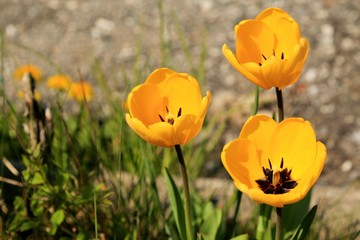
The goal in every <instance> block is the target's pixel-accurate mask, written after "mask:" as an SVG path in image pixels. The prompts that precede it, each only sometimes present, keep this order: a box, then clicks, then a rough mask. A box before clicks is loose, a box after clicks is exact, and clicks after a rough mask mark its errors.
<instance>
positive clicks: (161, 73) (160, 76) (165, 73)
mask: <svg viewBox="0 0 360 240" xmlns="http://www.w3.org/2000/svg"><path fill="white" fill-rule="evenodd" d="M175 73H176V72H175V71H174V70H171V69H169V68H159V69H156V70H155V71H153V72H152V73H151V74H150V75H149V77H148V78H147V79H146V80H145V83H153V84H157V83H161V82H162V81H164V80H165V79H167V78H168V77H170V76H171V75H173V74H175Z"/></svg>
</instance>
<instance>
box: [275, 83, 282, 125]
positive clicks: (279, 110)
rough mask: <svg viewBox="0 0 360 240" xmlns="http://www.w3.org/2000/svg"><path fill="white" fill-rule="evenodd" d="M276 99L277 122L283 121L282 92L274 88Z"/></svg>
mask: <svg viewBox="0 0 360 240" xmlns="http://www.w3.org/2000/svg"><path fill="white" fill-rule="evenodd" d="M276 98H277V105H278V114H279V116H278V117H279V118H278V122H281V121H282V120H284V102H283V97H282V92H281V90H280V89H279V88H276Z"/></svg>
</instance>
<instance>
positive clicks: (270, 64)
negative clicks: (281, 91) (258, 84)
mask: <svg viewBox="0 0 360 240" xmlns="http://www.w3.org/2000/svg"><path fill="white" fill-rule="evenodd" d="M283 68H284V60H281V59H277V58H272V59H268V60H267V61H266V62H265V63H264V64H263V65H262V67H260V70H261V75H262V77H263V79H266V81H267V82H268V83H269V85H270V86H272V87H279V86H281V84H282V83H283V82H284V79H287V76H286V75H284V74H283Z"/></svg>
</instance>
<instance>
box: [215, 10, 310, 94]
mask: <svg viewBox="0 0 360 240" xmlns="http://www.w3.org/2000/svg"><path fill="white" fill-rule="evenodd" d="M234 31H235V35H236V54H234V53H233V52H232V51H231V50H230V49H229V48H228V46H227V45H226V44H224V45H223V47H222V52H223V54H224V56H225V57H226V59H227V60H228V61H229V62H230V64H231V65H232V66H233V67H234V68H235V69H236V70H238V71H239V72H240V73H241V74H243V75H244V77H245V78H247V79H248V80H250V81H251V82H253V83H255V84H257V85H258V86H260V87H262V88H265V89H270V88H271V87H277V88H279V89H280V90H281V89H283V88H285V87H286V86H289V85H291V84H293V83H295V82H296V81H297V80H298V78H299V76H300V74H301V71H302V68H303V66H304V64H305V61H306V57H307V55H308V51H309V43H308V41H307V39H306V38H302V37H301V32H300V27H299V25H298V24H297V22H296V21H295V20H294V19H293V18H292V17H291V16H289V15H288V14H287V13H286V12H285V11H283V10H281V9H279V8H268V9H265V10H264V11H263V12H261V13H260V14H259V15H258V16H257V17H256V18H255V19H251V20H244V21H241V22H240V23H239V24H238V25H236V26H235V28H234Z"/></svg>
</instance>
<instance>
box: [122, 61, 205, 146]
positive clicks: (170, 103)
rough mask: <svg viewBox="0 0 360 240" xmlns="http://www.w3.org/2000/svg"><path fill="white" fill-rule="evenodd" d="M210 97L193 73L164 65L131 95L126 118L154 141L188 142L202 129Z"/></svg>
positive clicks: (142, 134)
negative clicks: (204, 92)
mask: <svg viewBox="0 0 360 240" xmlns="http://www.w3.org/2000/svg"><path fill="white" fill-rule="evenodd" d="M210 100H211V94H210V92H207V93H206V96H205V97H202V96H201V92H200V88H199V84H198V82H197V81H196V79H194V78H193V77H191V76H189V75H188V74H185V73H177V72H175V71H173V70H171V69H168V68H160V69H157V70H155V71H154V72H153V73H151V74H150V76H149V77H148V78H147V79H146V81H145V83H143V84H140V85H138V86H136V87H135V88H134V89H133V90H132V91H131V93H130V94H129V95H128V99H127V105H128V108H129V113H127V114H126V122H127V123H128V125H129V126H130V128H131V129H133V130H134V131H135V132H136V133H137V134H138V135H139V136H140V137H141V138H143V139H144V140H146V141H148V142H150V143H152V144H154V145H157V146H164V147H172V146H175V145H179V144H180V145H182V144H186V143H187V142H188V141H189V140H191V139H192V138H194V137H195V136H196V135H197V134H198V133H199V132H200V129H201V127H202V124H203V121H204V118H205V115H206V112H207V109H208V107H209V103H210Z"/></svg>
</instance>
